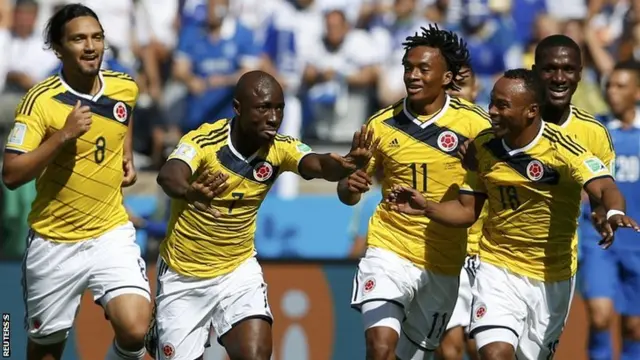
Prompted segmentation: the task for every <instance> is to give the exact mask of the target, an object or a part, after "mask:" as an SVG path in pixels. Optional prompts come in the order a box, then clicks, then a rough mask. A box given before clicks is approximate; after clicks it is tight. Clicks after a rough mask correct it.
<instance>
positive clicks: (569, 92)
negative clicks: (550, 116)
mask: <svg viewBox="0 0 640 360" xmlns="http://www.w3.org/2000/svg"><path fill="white" fill-rule="evenodd" d="M534 70H535V71H536V73H537V74H538V76H539V78H540V80H541V81H542V82H543V83H544V85H545V87H546V90H547V91H546V95H547V101H546V103H547V104H549V105H552V106H554V107H556V108H564V107H567V106H569V105H570V104H571V97H572V96H573V94H574V93H575V92H576V89H577V88H578V83H579V82H580V78H581V73H582V60H581V56H580V53H579V52H578V51H576V50H575V49H572V48H569V47H563V46H556V47H551V48H548V49H546V50H544V51H543V52H542V54H541V56H540V59H537V60H536V64H535V65H534Z"/></svg>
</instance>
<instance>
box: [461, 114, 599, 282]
mask: <svg viewBox="0 0 640 360" xmlns="http://www.w3.org/2000/svg"><path fill="white" fill-rule="evenodd" d="M475 145H476V148H477V155H476V156H477V160H478V171H477V172H468V173H467V177H466V181H465V185H464V186H463V188H462V192H465V191H471V192H476V193H483V194H486V195H487V198H488V199H487V203H488V209H489V214H488V216H487V218H486V219H485V223H484V238H483V241H481V242H480V258H481V259H482V260H483V261H486V262H488V263H491V264H494V265H497V266H500V267H505V268H507V269H509V270H510V271H512V272H514V273H517V274H521V275H524V276H528V277H531V278H534V279H538V280H543V281H561V280H566V279H569V278H570V277H571V276H573V275H574V274H575V272H576V268H577V261H576V259H577V238H576V229H577V226H578V216H579V214H580V201H581V197H580V192H581V190H582V188H583V186H584V185H585V184H586V183H588V182H589V181H591V180H594V179H596V178H600V177H605V176H611V175H610V172H609V170H608V169H607V167H606V166H605V165H604V163H603V162H602V161H601V160H600V159H598V157H596V156H594V155H593V154H592V153H591V152H590V151H588V150H586V149H585V148H584V147H583V146H582V145H580V144H579V143H578V142H576V141H574V140H572V139H571V138H570V137H569V135H568V134H567V133H566V132H565V131H564V130H563V129H561V128H560V127H559V126H557V125H554V124H550V123H545V122H543V123H542V127H541V129H540V132H539V134H538V136H537V137H536V138H535V140H534V141H532V142H531V144H529V145H527V146H526V147H524V148H521V149H509V148H508V147H507V145H506V144H505V143H504V141H503V140H501V139H498V138H496V137H495V136H494V135H493V133H492V132H490V131H486V132H483V133H482V134H481V135H480V136H479V137H478V138H476V140H475Z"/></svg>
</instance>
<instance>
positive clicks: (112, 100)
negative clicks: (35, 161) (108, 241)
mask: <svg viewBox="0 0 640 360" xmlns="http://www.w3.org/2000/svg"><path fill="white" fill-rule="evenodd" d="M98 76H99V78H100V81H101V83H102V87H101V90H100V91H99V92H98V93H97V94H96V95H95V96H90V95H86V94H80V93H77V92H76V91H74V90H73V89H72V88H71V87H70V86H69V85H67V84H66V83H65V81H64V79H63V78H62V76H60V75H54V76H51V77H49V78H47V79H45V80H44V81H42V82H40V83H39V84H37V85H35V86H34V87H32V88H31V89H30V90H29V91H28V92H27V94H26V95H25V96H24V97H23V98H22V101H21V102H20V104H19V105H18V107H17V109H16V115H15V124H14V126H13V129H12V130H11V133H10V134H9V138H8V141H7V144H6V147H5V151H8V152H16V153H27V152H30V151H33V150H35V149H36V148H38V146H40V144H42V142H44V141H45V140H46V139H47V138H48V137H49V136H51V135H52V134H53V133H55V132H56V131H58V130H60V129H62V128H63V127H64V124H65V122H66V119H67V116H68V115H69V113H71V111H72V109H73V108H74V106H75V105H76V102H77V101H78V100H80V101H81V102H82V105H83V106H85V105H86V106H89V107H90V108H91V113H92V120H93V123H92V124H91V128H90V130H89V131H87V132H86V133H85V134H83V135H82V136H80V137H79V138H78V139H77V140H76V141H74V142H70V143H68V144H66V145H65V146H64V148H62V150H61V151H60V153H59V154H58V155H57V156H56V158H55V159H54V160H53V162H52V163H51V164H50V165H49V166H47V168H46V169H45V170H44V171H43V172H42V174H41V175H40V176H39V177H38V178H37V179H36V191H37V195H36V198H35V200H34V202H33V204H32V207H31V212H30V213H29V220H28V221H29V225H30V226H31V228H32V229H33V230H34V231H35V232H37V233H38V234H40V235H41V236H43V237H44V238H46V239H50V240H52V241H58V242H76V241H82V240H88V239H92V238H95V237H98V236H100V235H102V234H104V233H106V232H108V231H109V230H111V229H113V228H115V227H117V226H119V225H122V224H125V223H126V222H127V221H128V216H127V213H126V211H125V208H124V205H123V203H122V180H123V177H124V170H123V166H122V164H123V151H124V143H125V137H126V135H127V129H128V126H129V121H130V119H131V114H132V112H133V108H134V107H135V105H136V101H137V98H138V86H137V85H136V83H135V81H134V80H133V79H132V78H131V77H130V76H129V75H126V74H124V73H120V72H115V71H105V70H102V71H100V73H99V75H98Z"/></svg>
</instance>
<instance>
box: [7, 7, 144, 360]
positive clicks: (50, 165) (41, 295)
mask: <svg viewBox="0 0 640 360" xmlns="http://www.w3.org/2000/svg"><path fill="white" fill-rule="evenodd" d="M104 41H105V37H104V31H103V29H102V25H101V24H100V21H99V20H98V17H97V16H96V14H95V13H94V12H93V11H92V10H91V9H89V8H87V7H85V6H82V5H79V4H73V5H67V6H64V7H62V8H61V9H60V10H59V11H58V12H56V13H55V14H54V15H53V16H52V17H51V19H50V20H49V22H48V25H47V29H46V43H47V45H48V46H50V47H51V48H52V49H53V51H54V53H55V54H56V56H57V57H58V58H59V59H60V61H61V62H62V68H61V71H60V72H59V73H58V74H57V75H54V76H51V77H49V78H48V79H46V80H44V81H42V82H41V83H39V84H37V85H36V86H34V87H33V88H31V90H29V91H28V92H27V94H26V95H25V96H24V98H23V99H22V101H21V103H20V104H19V105H18V108H17V110H16V121H15V125H14V127H13V130H12V131H11V134H10V136H9V139H8V141H7V144H6V147H5V155H4V167H3V169H2V179H3V181H4V183H5V184H6V186H7V187H8V188H10V189H15V188H17V187H19V186H21V185H22V184H25V183H27V182H29V181H31V180H33V179H34V178H35V179H37V180H36V189H37V196H36V199H35V201H34V202H33V206H32V209H31V213H30V215H29V225H30V227H31V231H30V234H29V238H28V247H27V250H26V253H25V255H24V260H23V278H22V285H23V293H24V301H25V309H26V314H25V326H26V327H27V331H28V335H29V341H28V345H27V359H29V360H36V359H45V358H47V359H60V358H61V356H62V351H63V348H64V344H65V340H66V338H67V336H68V334H69V330H70V329H71V327H72V326H73V322H74V319H75V316H76V313H77V311H78V306H79V305H80V299H81V297H82V294H83V293H84V291H85V290H86V289H89V290H90V291H91V292H92V293H93V299H94V300H95V301H96V303H98V304H100V305H101V306H102V307H103V308H104V311H105V315H106V317H107V318H108V319H109V320H110V321H111V325H112V327H113V330H114V332H115V341H114V342H113V345H112V346H111V347H110V349H109V351H108V354H107V356H106V359H142V358H143V357H144V353H145V350H144V335H145V333H146V328H147V326H148V323H149V319H150V315H151V307H150V304H149V301H150V296H149V284H148V280H147V275H146V269H145V263H144V260H142V258H141V257H140V248H139V247H138V245H136V243H135V229H134V227H133V225H132V224H131V222H129V220H128V217H127V212H126V211H125V208H124V205H123V203H122V189H121V188H122V186H128V185H130V184H132V183H133V182H134V181H135V171H134V167H133V163H132V152H131V151H132V150H131V113H132V111H133V108H134V106H135V104H136V99H137V97H138V87H137V86H136V83H135V82H134V81H133V80H132V79H131V77H129V76H128V75H126V74H123V73H119V72H113V71H101V70H100V64H101V63H102V57H103V54H104V48H105V42H104Z"/></svg>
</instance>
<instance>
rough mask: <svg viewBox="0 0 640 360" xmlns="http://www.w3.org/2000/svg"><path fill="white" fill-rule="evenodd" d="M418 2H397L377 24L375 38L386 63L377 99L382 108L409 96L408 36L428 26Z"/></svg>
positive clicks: (380, 78) (378, 81)
mask: <svg viewBox="0 0 640 360" xmlns="http://www.w3.org/2000/svg"><path fill="white" fill-rule="evenodd" d="M417 6H418V2H417V0H394V6H393V9H392V11H391V12H389V13H386V14H383V15H382V16H380V17H378V19H376V21H375V22H374V25H373V26H372V29H371V36H373V38H374V43H375V44H376V45H377V48H378V50H379V51H380V53H381V55H380V56H381V58H382V63H381V65H380V72H379V74H378V79H377V96H378V101H379V102H380V105H381V106H387V105H391V104H393V103H395V102H396V101H398V100H399V99H401V98H403V97H404V96H405V95H406V91H405V85H404V81H403V80H402V79H403V76H402V74H403V73H404V67H403V66H402V56H403V55H404V46H402V43H403V42H405V39H406V38H407V36H410V35H413V34H414V33H415V32H416V31H419V30H420V26H421V25H422V24H423V23H424V18H422V17H421V16H420V15H421V14H420V13H419V12H418V11H417V10H418V8H417Z"/></svg>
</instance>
